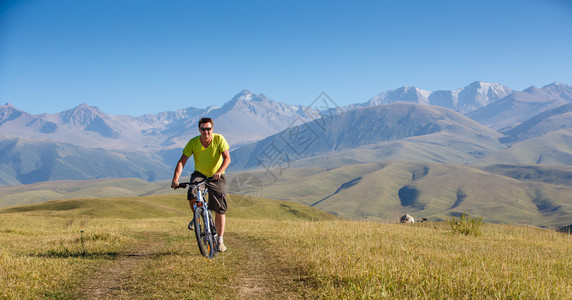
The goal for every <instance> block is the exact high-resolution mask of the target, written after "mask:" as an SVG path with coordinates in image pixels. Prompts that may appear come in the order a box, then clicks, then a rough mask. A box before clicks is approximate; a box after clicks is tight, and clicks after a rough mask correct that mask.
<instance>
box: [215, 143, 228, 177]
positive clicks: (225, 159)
mask: <svg viewBox="0 0 572 300" xmlns="http://www.w3.org/2000/svg"><path fill="white" fill-rule="evenodd" d="M222 159H223V161H222V165H221V166H220V168H219V169H218V171H216V173H215V174H214V175H213V178H214V179H215V180H219V179H220V175H221V174H222V173H224V171H225V170H226V168H227V167H228V165H230V151H229V150H226V151H224V152H223V153H222Z"/></svg>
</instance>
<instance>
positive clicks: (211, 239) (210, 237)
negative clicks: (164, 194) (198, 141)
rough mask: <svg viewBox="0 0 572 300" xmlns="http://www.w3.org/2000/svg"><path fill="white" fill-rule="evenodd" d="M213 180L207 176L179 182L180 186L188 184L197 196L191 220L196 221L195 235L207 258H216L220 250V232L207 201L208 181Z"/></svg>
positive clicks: (202, 252)
mask: <svg viewBox="0 0 572 300" xmlns="http://www.w3.org/2000/svg"><path fill="white" fill-rule="evenodd" d="M211 180H212V178H207V179H203V180H201V181H196V182H182V183H179V187H178V188H183V189H184V188H186V187H187V186H188V187H189V189H192V190H191V192H192V193H193V194H195V195H196V196H197V200H196V201H195V203H194V205H193V208H194V211H195V213H194V218H193V221H191V222H194V225H195V236H196V238H197V243H198V244H199V250H200V251H201V254H202V255H203V256H204V257H207V258H214V257H215V256H216V254H217V252H218V234H217V231H216V227H215V223H214V218H213V216H212V214H211V212H210V211H209V209H208V206H207V202H206V201H205V197H206V195H207V193H208V188H207V186H206V183H207V182H209V181H211ZM189 228H190V224H189Z"/></svg>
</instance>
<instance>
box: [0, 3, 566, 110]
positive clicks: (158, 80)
mask: <svg viewBox="0 0 572 300" xmlns="http://www.w3.org/2000/svg"><path fill="white" fill-rule="evenodd" d="M571 53H572V1H569V0H542V1H541V0H520V1H502V0H497V1H489V0H484V1H454V0H452V1H412V0H395V1H356V0H352V1H309V0H306V1H297V0H290V1H286V0H258V1H253V0H245V1H217V0H209V1H192V0H164V1H159V0H50V1H45V0H27V1H13V0H12V1H11V0H0V102H1V103H0V104H4V103H7V102H9V103H12V104H13V105H14V106H16V107H17V108H19V109H22V110H24V111H27V112H29V113H32V114H38V113H43V112H48V113H56V112H60V111H63V110H67V109H70V108H72V107H75V106H77V105H79V104H81V103H87V104H89V105H93V106H97V107H99V108H100V109H102V110H103V111H104V112H106V113H109V114H115V115H118V114H124V115H132V116H138V115H142V114H145V113H157V112H161V111H170V110H177V109H181V108H185V107H189V106H193V107H197V108H205V107H207V106H210V105H219V106H220V105H222V104H223V103H225V102H226V101H228V100H230V99H231V98H232V97H233V96H234V95H235V94H237V93H239V92H240V91H241V90H243V89H249V90H251V91H252V92H254V93H261V94H265V95H266V96H267V97H269V98H270V99H273V100H276V101H281V102H286V103H291V104H309V103H311V102H312V100H314V98H315V97H317V96H318V95H319V94H320V93H321V92H326V93H327V94H328V95H329V96H330V97H331V98H332V99H333V100H334V101H335V102H336V103H338V104H339V105H345V104H350V103H357V102H364V101H367V100H368V99H370V98H371V97H373V96H375V95H377V94H379V93H381V92H383V91H386V90H389V89H394V88H398V87H401V86H417V87H419V88H421V89H425V90H431V91H434V90H446V89H457V88H461V87H464V86H466V85H468V84H469V83H471V82H473V81H476V80H479V81H487V82H497V83H501V84H504V85H506V86H509V87H510V88H513V89H516V90H522V89H525V88H527V87H529V86H531V85H535V86H538V87H542V86H544V85H546V84H549V83H552V82H555V81H558V82H563V83H566V84H572V54H571Z"/></svg>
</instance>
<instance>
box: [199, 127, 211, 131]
mask: <svg viewBox="0 0 572 300" xmlns="http://www.w3.org/2000/svg"><path fill="white" fill-rule="evenodd" d="M199 129H200V130H201V131H211V130H212V129H213V128H212V127H200V128H199Z"/></svg>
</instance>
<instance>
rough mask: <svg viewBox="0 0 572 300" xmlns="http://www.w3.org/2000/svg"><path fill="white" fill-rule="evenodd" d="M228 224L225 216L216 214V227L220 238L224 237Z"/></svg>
mask: <svg viewBox="0 0 572 300" xmlns="http://www.w3.org/2000/svg"><path fill="white" fill-rule="evenodd" d="M225 223H226V217H225V215H221V214H219V213H215V226H216V231H217V233H218V236H220V237H222V236H223V235H224V226H225Z"/></svg>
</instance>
